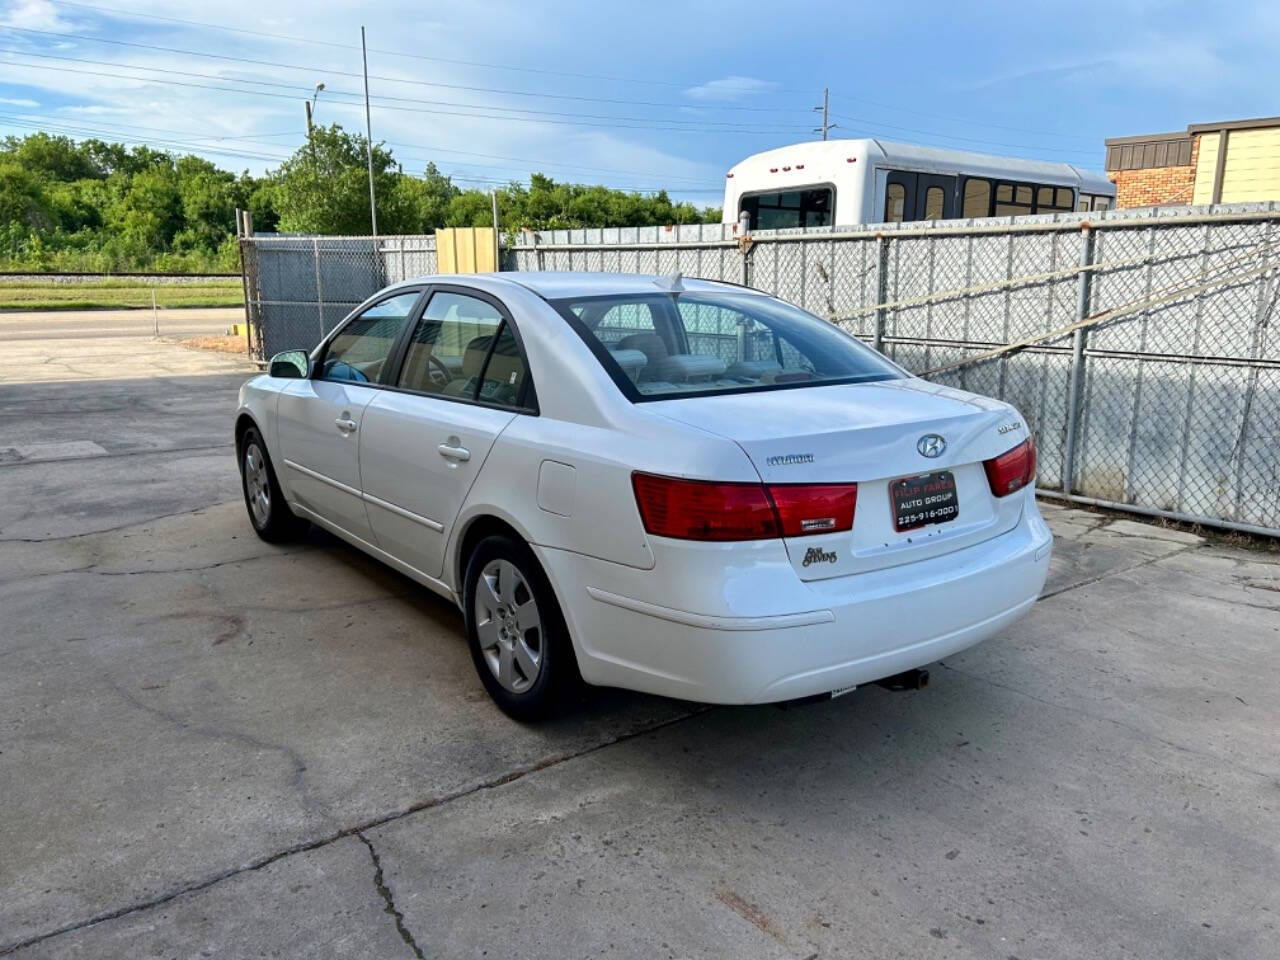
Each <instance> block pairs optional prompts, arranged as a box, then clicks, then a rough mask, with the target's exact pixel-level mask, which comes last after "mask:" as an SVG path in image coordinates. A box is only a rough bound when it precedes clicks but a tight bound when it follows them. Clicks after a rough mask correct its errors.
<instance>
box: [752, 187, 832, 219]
mask: <svg viewBox="0 0 1280 960" xmlns="http://www.w3.org/2000/svg"><path fill="white" fill-rule="evenodd" d="M835 199H836V198H835V190H833V189H832V188H831V187H808V188H805V189H801V190H786V191H781V192H779V193H757V194H753V195H751V196H746V197H743V198H742V203H741V205H740V206H739V208H738V212H739V213H741V212H743V211H745V212H746V213H747V215H748V216H749V217H750V226H749V228H748V229H751V230H789V229H792V228H794V227H826V226H830V225H831V223H832V221H833V217H832V211H834V209H835V205H836V204H835Z"/></svg>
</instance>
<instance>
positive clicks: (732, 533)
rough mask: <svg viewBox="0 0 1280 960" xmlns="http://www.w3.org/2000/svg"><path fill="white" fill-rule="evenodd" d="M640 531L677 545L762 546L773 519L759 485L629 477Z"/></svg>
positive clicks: (774, 527)
mask: <svg viewBox="0 0 1280 960" xmlns="http://www.w3.org/2000/svg"><path fill="white" fill-rule="evenodd" d="M631 484H632V486H633V487H634V488H635V491H636V505H637V506H638V507H639V508H640V519H641V520H643V521H644V528H645V529H646V530H647V531H649V532H650V533H652V534H655V535H656V536H659V537H675V538H676V539H679V540H765V539H768V538H770V537H776V536H778V518H777V517H776V516H774V513H773V505H772V504H771V503H769V498H768V497H767V496H765V492H764V487H762V486H761V485H760V484H758V483H713V482H709V481H706V480H678V479H676V478H674V477H656V476H654V475H653V474H649V473H633V474H632V475H631Z"/></svg>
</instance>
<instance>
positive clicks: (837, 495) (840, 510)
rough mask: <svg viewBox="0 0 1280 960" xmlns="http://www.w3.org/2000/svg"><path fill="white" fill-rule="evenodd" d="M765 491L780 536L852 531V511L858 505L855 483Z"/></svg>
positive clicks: (789, 486)
mask: <svg viewBox="0 0 1280 960" xmlns="http://www.w3.org/2000/svg"><path fill="white" fill-rule="evenodd" d="M768 490H769V499H771V500H772V501H773V505H774V508H775V509H776V510H777V511H778V522H779V524H780V525H781V527H782V535H783V536H784V537H807V536H809V535H811V534H815V533H835V532H838V531H841V530H852V529H853V509H854V507H855V506H856V505H857V503H858V485H857V484H856V483H840V484H810V483H797V484H791V483H788V484H773V485H772V486H770V487H769V488H768Z"/></svg>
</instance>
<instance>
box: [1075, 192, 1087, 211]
mask: <svg viewBox="0 0 1280 960" xmlns="http://www.w3.org/2000/svg"><path fill="white" fill-rule="evenodd" d="M1076 209H1077V210H1088V209H1089V197H1087V196H1086V195H1085V194H1083V193H1082V194H1080V202H1079V203H1077V204H1076Z"/></svg>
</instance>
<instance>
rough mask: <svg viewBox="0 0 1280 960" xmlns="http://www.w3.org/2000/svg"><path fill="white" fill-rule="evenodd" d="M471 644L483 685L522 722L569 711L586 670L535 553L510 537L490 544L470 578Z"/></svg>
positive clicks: (479, 549)
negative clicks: (580, 668) (581, 667)
mask: <svg viewBox="0 0 1280 960" xmlns="http://www.w3.org/2000/svg"><path fill="white" fill-rule="evenodd" d="M463 616H464V618H465V620H466V626H467V641H468V644H469V646H470V647H471V658H472V660H473V661H474V662H475V665H476V672H477V673H478V674H479V675H480V682H481V683H483V684H484V687H485V689H486V690H487V691H489V696H491V697H493V699H494V702H496V703H497V704H498V706H499V707H501V708H502V710H503V711H504V712H506V713H507V714H508V715H509V716H511V717H514V718H515V719H517V720H537V719H542V718H545V717H548V716H551V715H552V714H555V713H559V712H561V711H563V710H564V709H565V708H566V707H567V706H568V704H569V701H570V698H571V696H572V695H573V693H574V692H576V689H577V687H578V685H579V684H580V682H581V681H580V679H579V675H578V664H577V661H576V659H575V657H574V653H573V645H572V643H571V642H570V640H569V634H568V630H567V629H566V628H565V625H564V618H563V617H562V616H561V613H560V606H559V604H557V603H556V598H555V594H554V593H553V592H552V590H551V584H550V583H549V582H548V580H547V577H546V574H544V573H543V572H542V567H541V566H540V565H539V563H538V560H537V558H536V557H535V556H534V555H533V551H532V550H530V549H529V547H528V546H527V545H526V544H524V543H521V542H520V541H518V540H514V539H512V538H510V537H505V536H493V537H487V538H485V539H484V540H482V541H481V542H480V543H479V544H478V545H477V546H476V549H475V551H474V552H473V553H472V554H471V559H470V561H469V562H468V563H467V571H466V574H465V575H464V578H463Z"/></svg>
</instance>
